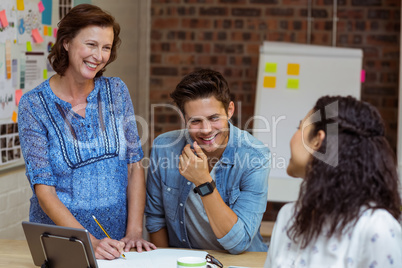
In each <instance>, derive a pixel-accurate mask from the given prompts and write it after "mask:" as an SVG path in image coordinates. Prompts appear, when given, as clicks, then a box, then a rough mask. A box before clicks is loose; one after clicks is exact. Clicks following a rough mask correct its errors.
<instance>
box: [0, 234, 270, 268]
mask: <svg viewBox="0 0 402 268" xmlns="http://www.w3.org/2000/svg"><path fill="white" fill-rule="evenodd" d="M206 251H207V252H208V253H210V254H211V255H213V256H214V257H216V258H217V259H218V260H220V261H221V262H222V263H223V265H224V266H225V267H228V266H230V265H237V266H246V267H263V266H264V262H265V258H266V257H267V253H266V252H244V253H242V254H239V255H231V254H229V253H226V252H222V251H215V250H206ZM0 267H19V268H34V267H37V266H35V265H34V264H33V261H32V258H31V253H30V251H29V248H28V244H27V242H26V241H25V240H4V239H0Z"/></svg>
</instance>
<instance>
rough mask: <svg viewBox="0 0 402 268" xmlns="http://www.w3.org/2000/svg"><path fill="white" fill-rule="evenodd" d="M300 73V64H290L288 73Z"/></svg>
mask: <svg viewBox="0 0 402 268" xmlns="http://www.w3.org/2000/svg"><path fill="white" fill-rule="evenodd" d="M299 73H300V64H298V63H289V64H288V75H299Z"/></svg>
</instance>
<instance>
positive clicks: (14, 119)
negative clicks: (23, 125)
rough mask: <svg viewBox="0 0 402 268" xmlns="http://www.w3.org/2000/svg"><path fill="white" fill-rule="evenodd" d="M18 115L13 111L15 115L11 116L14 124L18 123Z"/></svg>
mask: <svg viewBox="0 0 402 268" xmlns="http://www.w3.org/2000/svg"><path fill="white" fill-rule="evenodd" d="M17 117H18V115H17V113H16V112H15V111H13V115H12V116H11V120H13V122H14V123H17Z"/></svg>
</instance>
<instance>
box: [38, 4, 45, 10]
mask: <svg viewBox="0 0 402 268" xmlns="http://www.w3.org/2000/svg"><path fill="white" fill-rule="evenodd" d="M38 8H39V12H40V13H42V12H43V10H45V6H44V5H43V3H42V1H40V2H39V3H38Z"/></svg>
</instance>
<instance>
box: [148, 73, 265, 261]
mask: <svg viewBox="0 0 402 268" xmlns="http://www.w3.org/2000/svg"><path fill="white" fill-rule="evenodd" d="M171 97H172V98H173V100H174V102H175V103H176V105H177V106H178V107H179V109H180V111H181V113H182V115H183V118H184V120H185V123H186V128H185V129H183V130H177V131H171V132H168V133H165V134H162V135H160V136H159V137H157V138H156V139H155V140H154V144H153V148H152V152H151V164H150V168H149V170H148V179H147V204H146V209H145V214H146V217H147V218H146V219H147V220H146V227H147V229H148V232H149V233H150V238H151V241H152V242H153V243H154V244H155V245H156V246H159V247H180V248H196V249H215V250H216V249H221V250H223V249H224V250H227V251H229V252H230V253H232V254H238V253H241V252H243V251H266V250H267V246H266V245H265V244H264V243H263V242H262V237H261V235H260V232H259V227H260V223H261V219H262V216H263V214H264V212H265V208H266V204H267V191H268V174H269V165H270V152H269V149H268V148H267V147H266V146H265V145H264V144H263V143H262V142H260V141H258V140H257V139H255V138H254V137H253V136H252V135H250V134H249V133H248V132H246V131H242V130H240V129H238V128H237V127H235V126H233V125H232V124H231V123H230V121H229V120H230V118H231V117H232V115H233V113H234V110H235V107H234V103H233V102H232V101H231V100H230V92H229V87H228V84H227V82H226V80H225V79H224V78H223V76H222V75H221V74H220V73H219V72H216V71H212V70H206V69H203V70H199V71H196V72H193V73H191V74H189V75H187V76H185V77H184V78H183V79H182V81H181V82H180V83H179V84H178V85H177V87H176V89H175V90H174V92H173V93H172V94H171Z"/></svg>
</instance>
